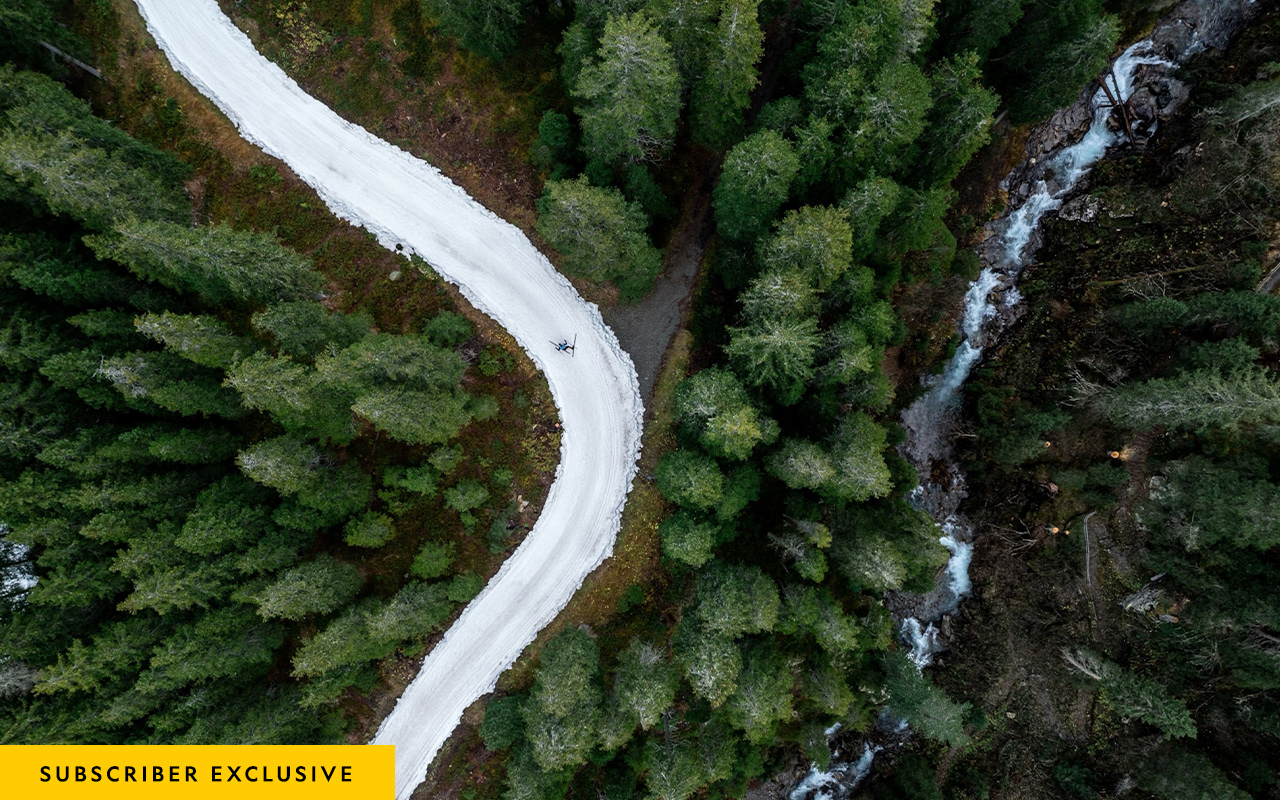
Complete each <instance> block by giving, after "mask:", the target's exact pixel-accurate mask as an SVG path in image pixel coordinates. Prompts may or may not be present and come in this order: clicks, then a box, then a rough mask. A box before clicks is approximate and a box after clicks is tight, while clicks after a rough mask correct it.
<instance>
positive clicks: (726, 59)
mask: <svg viewBox="0 0 1280 800" xmlns="http://www.w3.org/2000/svg"><path fill="white" fill-rule="evenodd" d="M759 5H760V3H759V0H722V2H721V3H720V19H719V20H718V21H717V23H716V28H715V33H714V36H713V38H712V47H711V53H710V56H709V58H708V59H707V68H706V73H705V74H704V75H703V76H702V77H701V78H700V79H699V80H698V82H697V83H696V84H695V85H694V88H693V94H692V99H691V103H690V104H691V106H692V108H691V120H692V122H691V125H692V127H693V133H694V137H695V138H697V139H698V140H699V141H701V142H703V143H705V144H707V145H709V146H711V147H724V146H726V145H727V144H729V143H730V142H731V141H733V139H734V138H735V137H736V136H737V135H738V134H739V131H740V130H741V128H742V114H743V112H744V111H745V110H746V108H747V106H748V105H749V104H750V102H751V91H752V89H754V88H755V86H756V84H757V83H758V78H757V70H756V63H757V62H758V61H759V60H760V57H761V55H762V54H763V53H764V31H762V30H761V29H760V22H759V19H758V11H757V9H758V8H759Z"/></svg>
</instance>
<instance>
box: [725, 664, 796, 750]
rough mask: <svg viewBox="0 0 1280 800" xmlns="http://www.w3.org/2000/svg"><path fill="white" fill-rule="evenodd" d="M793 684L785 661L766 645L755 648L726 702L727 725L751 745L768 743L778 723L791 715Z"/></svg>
mask: <svg viewBox="0 0 1280 800" xmlns="http://www.w3.org/2000/svg"><path fill="white" fill-rule="evenodd" d="M794 684H795V679H794V678H793V677H792V676H791V671H790V669H788V667H787V663H786V660H785V659H783V658H782V657H781V655H780V654H779V653H777V652H776V651H774V650H773V649H772V648H771V647H770V646H769V645H767V644H759V645H756V646H755V647H753V648H752V649H751V652H750V654H749V655H748V657H747V658H746V664H745V666H744V667H743V669H742V672H741V673H739V675H738V688H737V690H736V691H735V692H734V693H733V694H732V695H731V696H730V697H729V700H728V702H726V703H725V710H726V712H727V714H728V718H729V722H730V723H732V725H733V726H734V727H735V728H738V729H739V730H741V731H742V732H743V733H744V734H745V735H746V739H747V741H748V742H751V743H752V744H764V743H766V742H768V741H771V740H772V739H773V737H774V735H775V731H776V730H777V725H778V723H779V722H782V721H784V720H788V719H790V718H791V716H792V714H793V713H794V712H793V709H792V697H791V690H792V687H793V685H794Z"/></svg>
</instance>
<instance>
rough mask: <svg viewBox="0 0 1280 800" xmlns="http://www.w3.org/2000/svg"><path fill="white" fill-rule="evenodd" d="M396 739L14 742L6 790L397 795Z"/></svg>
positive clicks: (38, 793)
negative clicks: (216, 742) (220, 742)
mask: <svg viewBox="0 0 1280 800" xmlns="http://www.w3.org/2000/svg"><path fill="white" fill-rule="evenodd" d="M395 759H396V756H395V747H393V746H391V745H376V746H371V745H364V746H358V747H357V746H343V745H330V746H326V745H7V746H3V747H0V774H3V775H4V794H5V796H7V797H22V798H40V799H41V800H43V798H46V797H49V798H60V797H75V798H98V797H103V798H113V797H119V798H126V797H127V798H147V797H155V798H182V800H186V798H222V799H223V800H250V798H258V797H263V798H265V797H271V798H277V800H279V799H281V798H302V797H306V798H308V800H310V799H311V798H317V799H319V798H347V799H348V800H349V799H351V798H361V799H362V800H363V798H387V800H390V798H392V797H394V796H395Z"/></svg>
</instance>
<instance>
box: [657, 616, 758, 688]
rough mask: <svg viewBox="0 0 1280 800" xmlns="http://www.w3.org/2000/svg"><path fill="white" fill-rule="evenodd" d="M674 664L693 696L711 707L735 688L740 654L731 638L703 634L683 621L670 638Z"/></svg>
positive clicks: (740, 659) (740, 668) (739, 666)
mask: <svg viewBox="0 0 1280 800" xmlns="http://www.w3.org/2000/svg"><path fill="white" fill-rule="evenodd" d="M671 642H672V646H673V647H674V649H675V657H676V661H677V663H679V664H680V668H681V670H682V671H683V673H684V677H685V680H687V681H688V682H689V686H690V687H691V688H692V689H693V693H694V694H695V695H697V696H698V697H701V698H702V699H704V700H706V701H707V702H709V703H710V704H711V706H712V707H713V708H718V707H719V706H721V705H722V704H723V703H724V701H725V700H726V699H728V697H729V695H731V694H733V692H734V690H735V689H737V688H738V673H739V672H740V671H741V670H742V653H741V652H739V651H738V648H737V646H736V645H735V644H734V643H733V640H732V639H729V638H727V637H723V636H716V635H714V634H711V633H708V632H706V631H703V630H701V629H700V628H699V626H697V625H696V624H693V623H692V622H691V621H684V622H681V623H680V626H679V627H677V628H676V632H675V635H674V636H672V640H671Z"/></svg>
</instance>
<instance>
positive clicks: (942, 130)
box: [913, 52, 999, 187]
mask: <svg viewBox="0 0 1280 800" xmlns="http://www.w3.org/2000/svg"><path fill="white" fill-rule="evenodd" d="M930 84H931V85H932V89H931V92H930V93H931V94H932V96H933V98H934V104H933V107H932V108H931V109H930V110H929V120H928V124H927V125H926V126H925V129H924V135H923V136H921V137H920V141H919V143H918V145H917V146H918V147H919V148H920V155H919V156H918V157H917V158H916V162H915V166H914V167H913V171H914V172H915V173H916V174H917V175H918V176H919V179H918V180H919V184H920V185H922V186H924V187H930V186H941V185H943V184H948V183H950V182H951V181H952V180H954V179H955V177H956V175H958V174H960V170H961V169H963V168H964V165H965V164H967V163H969V159H970V158H972V157H973V154H974V153H976V152H977V151H978V148H980V147H982V146H983V145H984V144H986V143H987V141H988V140H989V139H990V138H991V122H992V118H993V115H994V114H995V110H996V105H997V104H998V103H999V98H998V97H997V96H996V95H995V94H994V93H993V92H992V91H991V90H990V89H987V88H986V87H985V86H983V85H982V72H981V69H980V67H979V58H978V56H977V54H976V53H972V52H969V53H964V54H961V55H957V56H954V57H952V58H950V59H948V60H946V61H943V62H942V63H941V64H939V65H938V66H937V67H935V68H934V71H933V74H932V75H931V76H930Z"/></svg>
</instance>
